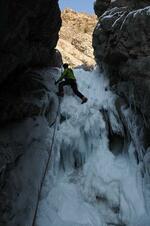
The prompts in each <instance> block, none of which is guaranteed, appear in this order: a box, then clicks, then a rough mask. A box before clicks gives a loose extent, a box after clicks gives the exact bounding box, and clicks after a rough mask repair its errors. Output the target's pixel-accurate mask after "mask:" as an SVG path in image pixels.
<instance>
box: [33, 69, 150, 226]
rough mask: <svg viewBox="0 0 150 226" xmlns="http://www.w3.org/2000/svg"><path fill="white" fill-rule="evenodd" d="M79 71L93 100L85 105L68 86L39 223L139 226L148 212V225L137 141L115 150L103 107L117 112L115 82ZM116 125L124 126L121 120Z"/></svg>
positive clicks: (51, 225) (83, 89)
mask: <svg viewBox="0 0 150 226" xmlns="http://www.w3.org/2000/svg"><path fill="white" fill-rule="evenodd" d="M75 75H76V78H77V83H78V87H79V90H80V91H81V92H82V93H83V94H84V95H85V96H87V97H88V102H87V103H85V104H84V105H81V101H80V99H78V97H76V96H74V95H73V94H72V91H71V90H70V88H68V87H67V88H66V89H65V93H66V94H65V97H64V98H63V99H62V100H61V108H60V115H61V123H60V124H59V122H58V126H57V131H56V136H55V143H54V146H53V151H52V155H51V160H50V167H49V172H48V174H47V177H46V180H45V184H44V187H43V191H42V196H41V201H40V205H39V210H38V217H37V226H107V225H109V226H114V225H116V226H117V225H118V226H124V225H126V226H133V225H134V226H139V220H137V219H143V218H142V217H143V216H145V217H144V219H146V220H145V221H144V220H143V221H142V223H141V224H140V226H144V225H146V221H147V222H148V220H147V219H148V218H147V213H146V208H145V202H144V198H143V187H142V178H141V174H140V169H139V166H138V165H137V163H136V160H134V157H133V152H134V146H133V144H132V143H130V144H129V145H128V147H127V150H126V152H123V153H121V151H120V154H119V155H117V156H115V155H113V153H112V152H111V151H110V150H109V140H108V132H107V130H106V124H105V121H104V118H103V115H102V113H101V112H100V111H99V110H100V109H106V110H107V111H113V110H114V101H115V95H114V94H112V93H111V92H110V91H109V89H108V90H106V91H105V88H108V87H109V83H108V80H107V79H106V78H105V77H104V76H103V74H101V73H100V72H99V71H97V70H95V71H93V72H85V71H83V70H82V69H77V70H75ZM112 121H113V119H112ZM112 124H114V125H113V127H114V128H119V127H118V125H116V127H115V124H116V122H115V120H114V121H113V123H112ZM120 128H121V127H120ZM131 156H132V157H131ZM144 222H145V224H144ZM146 226H148V224H147V225H146Z"/></svg>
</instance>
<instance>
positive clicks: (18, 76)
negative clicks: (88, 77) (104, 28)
mask: <svg viewBox="0 0 150 226" xmlns="http://www.w3.org/2000/svg"><path fill="white" fill-rule="evenodd" d="M0 23H1V24H0V58H1V62H0V125H1V128H0V225H1V226H16V225H17V226H30V225H32V221H33V217H34V213H35V208H36V204H37V198H38V192H39V188H40V184H41V180H42V176H43V173H44V169H45V164H46V160H47V156H48V152H49V146H50V141H49V140H47V136H48V134H49V125H50V124H51V123H52V122H54V120H55V117H56V112H57V108H58V98H57V97H56V95H55V92H56V90H55V89H56V88H55V86H54V74H59V72H58V71H54V70H52V69H50V67H55V66H60V65H61V63H62V59H61V55H60V53H59V52H58V51H57V50H56V49H55V47H56V45H57V41H58V32H59V29H60V26H61V16H60V9H59V6H58V1H56V0H49V1H48V0H36V1H35V0H30V1H29V0H26V1H24V0H19V1H18V0H14V1H10V0H1V1H0ZM45 67H49V73H47V72H46V69H44V68H45Z"/></svg>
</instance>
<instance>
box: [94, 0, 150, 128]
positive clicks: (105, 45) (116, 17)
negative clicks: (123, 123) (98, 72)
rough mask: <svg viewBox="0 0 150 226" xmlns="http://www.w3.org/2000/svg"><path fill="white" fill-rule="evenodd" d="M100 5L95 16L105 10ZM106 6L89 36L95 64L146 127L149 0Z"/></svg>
mask: <svg viewBox="0 0 150 226" xmlns="http://www.w3.org/2000/svg"><path fill="white" fill-rule="evenodd" d="M101 2H103V1H98V0H97V1H96V3H95V7H96V10H97V11H96V12H98V15H100V12H102V11H104V10H105V9H106V6H105V7H104V8H99V4H101ZM106 2H108V1H106ZM115 5H117V6H119V5H120V6H124V7H114V6H115ZM146 5H147V7H145V6H146ZM142 6H144V8H140V9H139V7H142ZM107 7H109V8H108V10H107V11H106V12H105V13H104V14H102V15H101V17H100V18H99V22H98V24H97V26H96V28H95V30H94V34H93V47H94V55H95V58H96V61H97V63H98V64H99V65H101V67H102V68H103V69H104V70H105V72H106V73H108V74H109V76H110V80H111V85H114V84H116V87H115V88H117V89H116V91H117V92H118V94H119V95H123V96H124V97H125V98H126V100H127V101H128V103H130V104H131V105H134V107H135V108H136V109H137V110H138V111H140V112H141V113H142V115H143V117H144V118H145V119H146V122H147V123H148V124H149V119H150V108H149V106H150V98H149V97H150V85H149V84H150V64H149V62H150V41H149V37H150V1H136V2H135V1H130V4H128V1H119V0H118V1H115V2H112V3H111V4H110V5H109V4H108V3H107ZM137 8H138V9H137ZM102 9H103V10H102Z"/></svg>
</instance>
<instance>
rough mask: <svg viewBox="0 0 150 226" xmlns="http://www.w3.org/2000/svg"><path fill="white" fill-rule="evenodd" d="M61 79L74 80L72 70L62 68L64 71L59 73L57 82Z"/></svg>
mask: <svg viewBox="0 0 150 226" xmlns="http://www.w3.org/2000/svg"><path fill="white" fill-rule="evenodd" d="M63 79H73V80H76V78H75V76H74V73H73V70H72V69H71V68H67V69H65V70H64V72H63V73H62V74H61V77H60V78H59V79H58V82H60V81H61V80H63Z"/></svg>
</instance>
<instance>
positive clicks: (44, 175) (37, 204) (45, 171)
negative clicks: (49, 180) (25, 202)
mask: <svg viewBox="0 0 150 226" xmlns="http://www.w3.org/2000/svg"><path fill="white" fill-rule="evenodd" d="M59 113H60V97H59V104H58V109H57V113H56V118H55V120H54V122H53V123H52V124H51V125H50V128H51V127H52V126H53V125H54V132H53V136H52V142H51V146H50V149H49V154H48V160H47V163H46V167H45V170H44V174H43V177H42V181H41V185H40V188H39V191H38V199H37V203H36V209H35V213H34V217H33V223H32V226H35V222H36V216H37V212H38V207H39V201H40V196H41V192H42V187H43V184H44V181H45V177H46V174H47V171H48V166H49V162H50V158H51V153H52V149H53V144H54V140H55V135H56V126H57V118H58V115H59Z"/></svg>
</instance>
